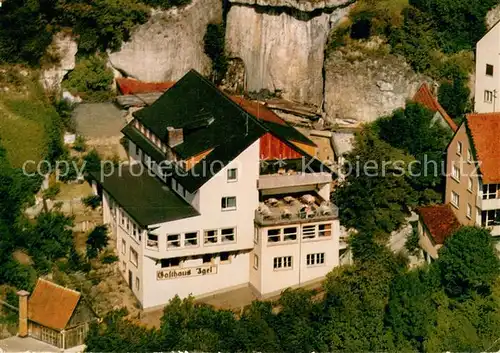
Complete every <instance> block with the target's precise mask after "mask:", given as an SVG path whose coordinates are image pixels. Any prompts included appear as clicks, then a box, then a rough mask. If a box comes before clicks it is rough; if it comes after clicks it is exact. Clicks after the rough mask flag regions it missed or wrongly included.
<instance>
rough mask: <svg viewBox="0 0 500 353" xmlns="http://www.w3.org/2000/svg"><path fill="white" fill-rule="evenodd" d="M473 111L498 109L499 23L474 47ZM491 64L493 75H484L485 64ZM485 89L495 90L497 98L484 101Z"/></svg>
mask: <svg viewBox="0 0 500 353" xmlns="http://www.w3.org/2000/svg"><path fill="white" fill-rule="evenodd" d="M476 50H477V52H476V85H475V107H474V108H475V111H476V112H477V113H491V112H495V111H497V112H498V111H499V109H500V106H499V105H500V100H499V98H500V55H499V54H500V25H498V24H497V25H496V26H495V27H494V28H492V29H491V30H490V31H489V32H488V33H487V34H486V35H485V36H484V37H483V38H482V39H481V40H480V41H479V42H478V43H477V47H476ZM487 64H489V65H493V75H492V76H490V75H486V65H487ZM485 91H489V92H495V91H496V95H497V98H493V100H492V101H491V102H487V101H485Z"/></svg>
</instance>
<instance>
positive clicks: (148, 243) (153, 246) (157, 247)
mask: <svg viewBox="0 0 500 353" xmlns="http://www.w3.org/2000/svg"><path fill="white" fill-rule="evenodd" d="M150 236H153V237H156V240H153V239H150V238H149V237H150ZM150 242H151V244H153V243H154V242H156V245H150ZM146 248H148V249H152V250H159V249H160V236H159V235H158V234H152V233H149V232H148V238H147V239H146Z"/></svg>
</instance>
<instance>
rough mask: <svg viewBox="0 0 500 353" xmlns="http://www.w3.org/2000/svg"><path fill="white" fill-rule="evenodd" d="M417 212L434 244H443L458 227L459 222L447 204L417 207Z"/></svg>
mask: <svg viewBox="0 0 500 353" xmlns="http://www.w3.org/2000/svg"><path fill="white" fill-rule="evenodd" d="M417 213H418V214H420V217H421V220H422V222H423V223H424V225H425V226H426V227H427V229H428V230H429V233H430V235H431V236H432V238H433V239H434V243H435V244H444V241H445V240H446V239H447V238H448V237H449V236H450V235H452V234H453V232H454V231H456V230H457V229H458V228H460V222H459V221H458V219H457V217H456V216H455V213H453V210H452V209H451V206H450V205H449V204H446V205H435V206H426V207H419V208H418V209H417Z"/></svg>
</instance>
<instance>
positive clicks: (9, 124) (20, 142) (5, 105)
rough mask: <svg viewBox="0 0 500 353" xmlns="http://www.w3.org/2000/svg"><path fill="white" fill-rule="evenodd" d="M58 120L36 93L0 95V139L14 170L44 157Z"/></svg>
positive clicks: (54, 112) (51, 108) (55, 113)
mask: <svg viewBox="0 0 500 353" xmlns="http://www.w3.org/2000/svg"><path fill="white" fill-rule="evenodd" d="M56 119H59V116H58V114H57V112H56V111H55V109H54V108H53V107H52V106H51V105H49V104H48V103H47V102H45V101H43V100H42V98H40V97H39V96H38V95H36V94H32V95H29V96H27V97H22V98H20V97H16V98H11V97H9V95H8V94H4V95H2V96H0V139H1V141H2V145H3V146H4V147H5V149H6V151H7V157H8V159H9V161H10V162H11V164H12V166H13V167H16V168H20V167H22V166H23V164H24V162H25V161H27V160H33V161H35V162H36V163H37V162H38V161H40V160H42V159H44V158H45V156H46V155H47V152H48V147H47V146H48V141H49V136H48V129H49V127H50V124H51V123H52V122H53V121H56Z"/></svg>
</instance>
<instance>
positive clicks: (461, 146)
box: [457, 141, 463, 156]
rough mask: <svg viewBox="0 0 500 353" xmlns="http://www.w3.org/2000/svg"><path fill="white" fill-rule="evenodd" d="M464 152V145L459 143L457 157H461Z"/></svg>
mask: <svg viewBox="0 0 500 353" xmlns="http://www.w3.org/2000/svg"><path fill="white" fill-rule="evenodd" d="M462 152H463V144H462V142H461V141H457V155H458V156H461V155H462Z"/></svg>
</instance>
